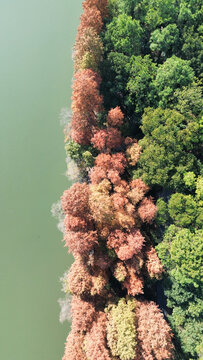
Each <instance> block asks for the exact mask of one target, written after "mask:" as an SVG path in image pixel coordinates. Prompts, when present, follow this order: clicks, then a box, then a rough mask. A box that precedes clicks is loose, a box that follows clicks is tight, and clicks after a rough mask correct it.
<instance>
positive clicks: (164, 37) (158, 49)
mask: <svg viewBox="0 0 203 360" xmlns="http://www.w3.org/2000/svg"><path fill="white" fill-rule="evenodd" d="M178 44H179V29H178V27H177V25H176V24H169V25H167V26H166V27H164V28H163V27H162V28H161V29H156V30H154V31H153V32H152V34H151V37H150V49H151V51H152V54H154V55H155V56H156V58H158V59H159V57H161V58H163V59H164V58H166V57H169V56H171V55H172V53H176V51H177V48H178Z"/></svg>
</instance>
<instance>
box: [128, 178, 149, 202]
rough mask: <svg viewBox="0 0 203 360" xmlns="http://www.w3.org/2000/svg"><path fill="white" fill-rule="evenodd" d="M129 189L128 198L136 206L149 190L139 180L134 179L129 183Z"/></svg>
mask: <svg viewBox="0 0 203 360" xmlns="http://www.w3.org/2000/svg"><path fill="white" fill-rule="evenodd" d="M130 189H131V190H130V191H129V193H128V198H129V199H130V200H131V201H132V203H133V204H134V205H136V204H137V203H138V202H139V201H140V200H142V199H143V197H144V195H145V193H146V192H147V191H148V190H149V187H148V186H147V185H146V184H145V183H144V182H143V181H142V180H141V179H136V180H132V181H131V182H130Z"/></svg>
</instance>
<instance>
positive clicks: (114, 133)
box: [91, 127, 122, 152]
mask: <svg viewBox="0 0 203 360" xmlns="http://www.w3.org/2000/svg"><path fill="white" fill-rule="evenodd" d="M91 143H92V144H93V146H94V147H95V148H96V149H97V150H99V151H106V152H110V150H112V149H116V148H119V147H120V146H121V144H122V136H121V132H120V130H118V129H116V128H113V127H109V128H108V129H104V130H98V131H97V132H96V133H95V134H94V136H93V137H92V139H91Z"/></svg>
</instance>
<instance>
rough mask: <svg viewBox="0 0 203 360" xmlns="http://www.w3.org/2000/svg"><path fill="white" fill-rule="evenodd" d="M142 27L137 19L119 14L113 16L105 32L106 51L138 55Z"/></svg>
mask: <svg viewBox="0 0 203 360" xmlns="http://www.w3.org/2000/svg"><path fill="white" fill-rule="evenodd" d="M141 38H142V28H141V26H140V23H139V21H138V20H135V19H132V17H131V16H128V15H126V14H121V15H119V16H118V17H116V18H113V20H112V22H110V23H109V24H108V25H107V28H106V32H105V47H106V51H108V52H110V51H116V52H121V53H123V54H124V55H127V56H131V55H139V52H140V46H141Z"/></svg>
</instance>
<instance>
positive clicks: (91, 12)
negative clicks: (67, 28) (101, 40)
mask: <svg viewBox="0 0 203 360" xmlns="http://www.w3.org/2000/svg"><path fill="white" fill-rule="evenodd" d="M102 26H103V22H102V17H101V12H100V11H99V10H98V8H97V7H96V6H92V7H86V8H85V11H84V13H83V14H82V15H81V17H80V26H79V28H78V34H81V33H82V32H83V30H84V29H86V28H93V29H94V30H95V32H96V33H97V34H99V33H100V31H101V29H102Z"/></svg>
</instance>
